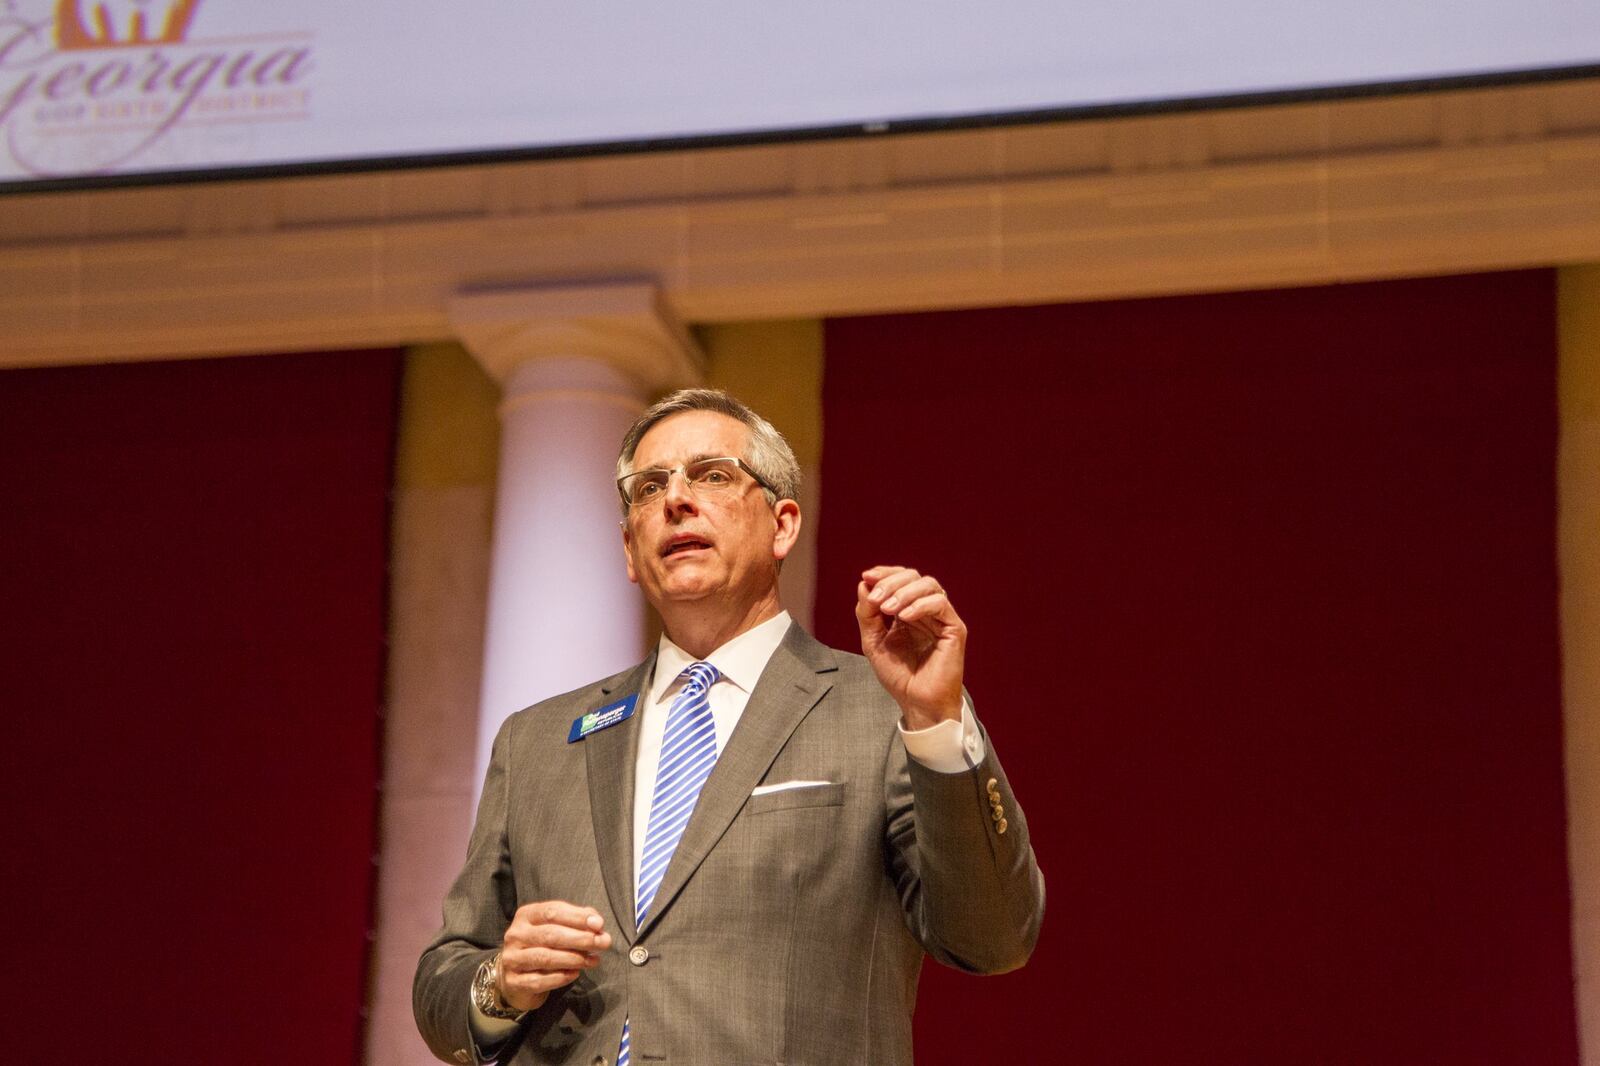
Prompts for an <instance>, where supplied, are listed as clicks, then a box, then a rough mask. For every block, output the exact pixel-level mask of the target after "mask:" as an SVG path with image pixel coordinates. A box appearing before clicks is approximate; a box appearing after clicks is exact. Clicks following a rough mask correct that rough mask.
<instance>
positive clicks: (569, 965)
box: [500, 900, 611, 1010]
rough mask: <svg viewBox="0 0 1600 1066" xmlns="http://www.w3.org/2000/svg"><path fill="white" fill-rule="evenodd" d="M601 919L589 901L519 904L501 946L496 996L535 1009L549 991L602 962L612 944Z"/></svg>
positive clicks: (511, 1004)
mask: <svg viewBox="0 0 1600 1066" xmlns="http://www.w3.org/2000/svg"><path fill="white" fill-rule="evenodd" d="M605 925H606V923H605V919H604V918H601V917H600V912H599V911H597V910H595V909H594V908H593V907H578V906H574V905H573V904H571V903H566V902H563V901H561V900H547V901H544V902H540V903H525V904H523V905H522V906H521V907H518V908H517V913H516V915H515V916H514V917H513V918H512V919H511V926H510V927H509V928H508V929H507V930H506V935H505V939H504V940H503V941H502V943H501V946H500V999H501V1000H502V1001H503V1002H504V1003H505V1004H506V1005H507V1006H510V1007H514V1008H515V1009H517V1010H537V1009H538V1008H540V1007H542V1006H544V1001H545V1000H546V999H548V998H550V993H551V992H553V991H555V990H556V989H558V988H560V987H562V986H563V985H569V984H571V983H572V982H573V981H576V980H577V979H578V975H579V974H580V973H582V972H583V971H584V970H590V969H593V968H594V967H596V966H598V965H600V953H601V952H603V951H606V950H607V949H609V948H610V947H611V934H610V933H607V932H605Z"/></svg>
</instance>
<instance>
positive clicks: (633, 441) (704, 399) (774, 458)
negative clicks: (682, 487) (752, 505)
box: [617, 389, 800, 503]
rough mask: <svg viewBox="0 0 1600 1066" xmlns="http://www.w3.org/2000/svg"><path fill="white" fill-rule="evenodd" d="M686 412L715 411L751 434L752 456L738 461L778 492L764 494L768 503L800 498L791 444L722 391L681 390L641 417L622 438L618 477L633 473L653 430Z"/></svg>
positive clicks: (798, 464)
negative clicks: (637, 456)
mask: <svg viewBox="0 0 1600 1066" xmlns="http://www.w3.org/2000/svg"><path fill="white" fill-rule="evenodd" d="M686 411H714V412H716V413H717V414H719V415H727V416H728V417H729V418H731V419H733V420H734V421H736V422H739V423H741V424H743V425H744V426H745V428H747V429H749V430H750V448H749V451H750V454H749V455H741V456H739V458H740V459H743V460H744V461H745V462H747V463H749V464H750V468H751V469H752V470H754V471H755V472H756V473H758V474H760V475H761V476H762V477H763V478H765V479H766V482H767V484H768V485H771V486H772V488H773V489H776V490H777V494H776V495H774V494H773V492H772V491H771V490H770V489H766V488H763V489H762V490H761V491H762V492H763V493H765V495H766V497H767V502H768V503H777V502H778V501H779V500H798V499H799V498H800V462H799V460H797V459H796V458H795V457H794V449H793V448H791V447H789V442H788V441H786V440H784V439H783V434H782V433H779V432H778V431H777V430H776V429H774V428H773V426H772V423H771V422H768V421H767V420H766V419H765V418H762V417H761V416H760V415H758V414H756V413H755V412H754V411H752V410H750V408H748V407H746V406H745V405H744V404H742V403H740V402H739V401H738V400H735V399H734V398H733V397H732V396H729V395H728V394H727V393H725V392H723V391H722V390H721V389H679V390H678V391H677V392H675V393H673V394H672V395H670V396H667V397H664V398H663V399H660V400H658V401H656V403H654V404H653V405H652V406H651V407H650V409H649V410H648V411H646V412H645V413H644V414H642V415H640V416H639V420H638V421H636V422H635V423H634V424H633V425H632V426H630V427H628V432H627V435H626V436H624V437H623V438H622V451H621V453H620V454H618V456H617V477H619V478H621V477H626V476H627V475H628V474H631V473H633V453H634V452H635V451H637V450H638V448H639V441H640V440H641V439H643V437H644V435H645V434H646V433H648V432H650V429H651V427H652V426H654V425H656V423H658V422H661V421H664V420H665V419H668V418H671V417H672V416H673V415H680V414H683V413H684V412H686Z"/></svg>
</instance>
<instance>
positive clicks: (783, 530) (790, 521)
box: [772, 500, 800, 563]
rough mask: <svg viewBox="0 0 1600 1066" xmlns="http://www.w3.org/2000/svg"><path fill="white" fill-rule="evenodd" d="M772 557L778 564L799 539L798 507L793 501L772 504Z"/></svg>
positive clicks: (787, 555)
mask: <svg viewBox="0 0 1600 1066" xmlns="http://www.w3.org/2000/svg"><path fill="white" fill-rule="evenodd" d="M772 519H773V522H774V523H775V526H776V528H774V529H773V531H772V557H773V558H774V559H776V560H778V561H779V562H780V563H781V562H783V560H784V559H786V558H788V557H789V553H790V552H791V551H793V550H794V545H795V542H796V541H798V540H799V539H800V505H799V504H798V503H795V502H794V501H793V500H779V501H778V502H777V503H775V504H773V507H772Z"/></svg>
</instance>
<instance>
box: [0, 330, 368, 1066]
mask: <svg viewBox="0 0 1600 1066" xmlns="http://www.w3.org/2000/svg"><path fill="white" fill-rule="evenodd" d="M398 368H399V362H398V358H397V354H396V353H394V352H366V353H317V354H310V355H297V356H292V357H267V358H249V359H227V360H206V361H197V362H175V363H159V364H157V363H151V364H141V365H128V366H99V367H82V368H60V369H46V370H21V371H18V370H10V371H5V372H4V373H0V500H4V501H5V504H4V506H3V507H0V544H3V545H4V562H3V564H0V568H3V572H4V586H5V598H4V603H5V616H6V622H7V625H6V636H5V646H4V654H3V656H0V662H3V666H0V692H3V693H4V694H5V708H4V709H5V718H6V726H5V732H4V739H3V741H0V748H4V749H5V750H6V757H5V758H4V760H3V761H4V764H5V772H4V774H3V777H4V784H3V785H0V788H3V789H4V792H5V804H4V809H5V812H6V829H5V831H4V838H5V854H4V857H3V858H4V865H5V869H6V877H7V880H8V882H9V883H10V885H11V886H12V887H11V888H10V889H9V890H8V892H7V897H8V899H10V900H11V901H12V903H13V905H14V907H15V909H14V911H13V913H12V915H11V917H12V919H13V920H12V922H11V925H10V928H9V929H8V930H7V934H6V950H5V960H6V961H5V963H4V969H5V970H7V971H9V976H8V977H7V979H6V981H5V985H6V988H7V995H8V997H9V1002H8V1005H7V1014H8V1016H9V1017H10V1018H12V1019H13V1022H14V1024H13V1025H11V1026H10V1027H9V1029H8V1032H7V1035H6V1038H5V1043H4V1045H3V1047H0V1059H4V1060H6V1061H23V1060H24V1059H27V1060H28V1061H45V1060H57V1059H63V1058H65V1059H76V1060H87V1061H101V1060H103V1061H106V1062H115V1063H120V1064H125V1066H181V1064H185V1063H205V1062H227V1063H236V1064H246V1066H256V1064H259V1066H281V1064H283V1063H287V1062H317V1063H351V1064H353V1063H356V1062H358V1061H359V1056H360V1047H361V1043H360V1037H361V1026H362V1020H361V1012H362V1007H363V1003H364V994H365V990H364V985H365V977H366V964H367V937H366V932H367V930H368V929H369V928H370V925H369V918H370V907H371V898H372V897H371V886H372V864H371V856H372V853H373V851H374V832H373V830H374V825H375V806H376V804H375V794H374V790H375V786H376V782H377V772H378V736H379V730H378V725H379V719H378V712H379V707H380V699H381V684H382V676H383V673H382V666H383V646H384V645H383V642H384V589H385V564H386V558H385V551H386V543H387V515H388V507H387V493H388V486H389V473H390V470H389V467H390V456H391V451H392V447H393V436H394V406H395V389H396V382H397V375H398Z"/></svg>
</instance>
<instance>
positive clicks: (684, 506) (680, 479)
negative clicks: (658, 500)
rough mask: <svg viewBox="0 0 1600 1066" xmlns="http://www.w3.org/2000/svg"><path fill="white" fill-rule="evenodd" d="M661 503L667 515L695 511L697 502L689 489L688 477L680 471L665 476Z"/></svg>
mask: <svg viewBox="0 0 1600 1066" xmlns="http://www.w3.org/2000/svg"><path fill="white" fill-rule="evenodd" d="M662 502H663V503H664V504H665V505H666V508H667V511H668V513H672V512H675V511H691V512H692V511H695V510H696V509H697V508H698V506H699V502H700V501H699V500H697V499H695V495H694V492H693V490H692V489H690V487H689V475H688V474H687V473H685V472H684V471H682V470H674V471H672V472H671V473H670V474H668V475H667V490H666V492H665V493H663V495H662Z"/></svg>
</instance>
